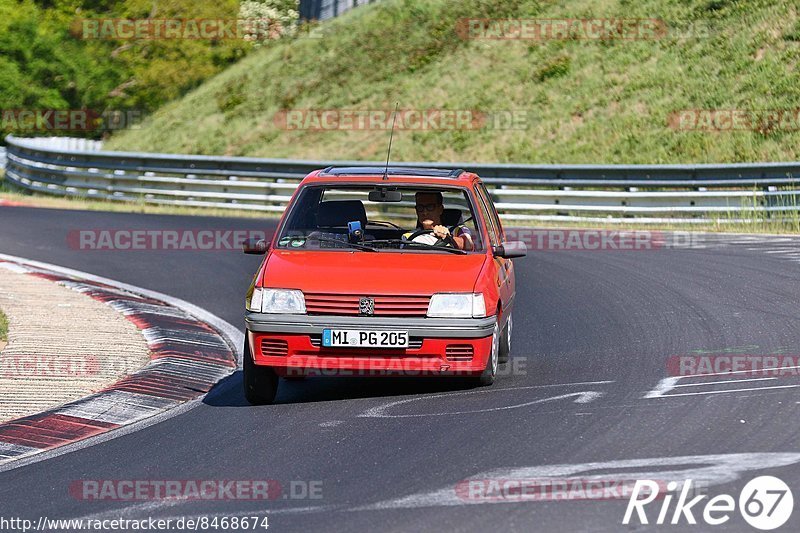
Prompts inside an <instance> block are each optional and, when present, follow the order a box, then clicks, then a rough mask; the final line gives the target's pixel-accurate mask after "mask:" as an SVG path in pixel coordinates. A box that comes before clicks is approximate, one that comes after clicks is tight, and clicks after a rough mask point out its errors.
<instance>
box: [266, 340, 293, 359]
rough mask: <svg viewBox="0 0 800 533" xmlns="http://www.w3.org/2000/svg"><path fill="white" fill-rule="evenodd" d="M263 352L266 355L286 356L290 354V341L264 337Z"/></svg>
mask: <svg viewBox="0 0 800 533" xmlns="http://www.w3.org/2000/svg"><path fill="white" fill-rule="evenodd" d="M261 354H262V355H264V356H265V357H286V356H287V355H289V343H287V342H286V341H284V340H281V339H262V340H261Z"/></svg>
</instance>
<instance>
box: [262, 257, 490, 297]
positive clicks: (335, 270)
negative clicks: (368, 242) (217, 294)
mask: <svg viewBox="0 0 800 533" xmlns="http://www.w3.org/2000/svg"><path fill="white" fill-rule="evenodd" d="M485 260H486V256H485V255H483V254H466V255H456V254H451V253H426V252H423V253H397V252H378V253H371V252H349V251H347V252H308V251H303V252H294V251H283V250H274V251H272V252H271V253H270V256H269V258H268V260H267V263H266V267H265V270H264V275H263V279H262V281H261V286H263V287H272V288H282V289H300V290H302V291H305V292H309V293H312V292H322V293H339V294H352V293H357V294H371V295H378V294H404V295H405V294H408V295H412V294H413V295H430V294H433V293H435V292H472V291H473V289H474V287H475V282H476V280H477V279H478V275H479V274H480V271H481V268H483V264H484V262H485Z"/></svg>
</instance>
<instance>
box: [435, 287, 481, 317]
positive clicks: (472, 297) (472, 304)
mask: <svg viewBox="0 0 800 533" xmlns="http://www.w3.org/2000/svg"><path fill="white" fill-rule="evenodd" d="M428 316H429V317H436V318H483V317H485V316H486V302H485V301H484V299H483V294H480V293H471V292H468V293H444V292H441V293H438V294H434V295H433V296H431V302H430V304H428Z"/></svg>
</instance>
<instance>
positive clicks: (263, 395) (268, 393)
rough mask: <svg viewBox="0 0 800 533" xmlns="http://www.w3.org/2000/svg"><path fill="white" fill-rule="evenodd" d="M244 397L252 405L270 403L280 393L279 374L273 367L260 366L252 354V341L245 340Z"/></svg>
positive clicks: (243, 362) (243, 365)
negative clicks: (254, 360)
mask: <svg viewBox="0 0 800 533" xmlns="http://www.w3.org/2000/svg"><path fill="white" fill-rule="evenodd" d="M243 359H244V360H243V361H242V373H243V375H244V397H245V398H246V399H247V401H248V402H249V403H250V404H251V405H269V404H271V403H272V402H273V401H275V395H276V394H277V393H278V375H277V374H276V373H275V370H273V369H272V368H271V367H268V366H258V365H256V364H255V363H254V362H253V356H252V355H251V354H250V343H249V342H247V340H245V341H244V358H243Z"/></svg>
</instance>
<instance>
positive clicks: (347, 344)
mask: <svg viewBox="0 0 800 533" xmlns="http://www.w3.org/2000/svg"><path fill="white" fill-rule="evenodd" d="M322 345H323V346H325V347H328V348H408V331H369V330H360V329H323V330H322Z"/></svg>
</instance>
